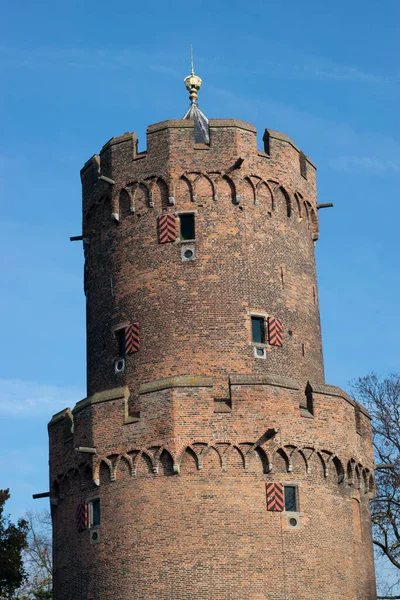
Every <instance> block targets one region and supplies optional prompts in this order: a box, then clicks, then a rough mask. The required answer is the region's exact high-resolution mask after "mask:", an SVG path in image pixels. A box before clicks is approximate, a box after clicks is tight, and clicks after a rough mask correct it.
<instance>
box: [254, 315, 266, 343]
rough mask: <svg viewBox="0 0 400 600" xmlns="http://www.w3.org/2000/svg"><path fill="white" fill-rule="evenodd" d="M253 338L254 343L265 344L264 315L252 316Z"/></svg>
mask: <svg viewBox="0 0 400 600" xmlns="http://www.w3.org/2000/svg"><path fill="white" fill-rule="evenodd" d="M251 339H252V342H253V343H254V344H265V325H264V318H263V317H251Z"/></svg>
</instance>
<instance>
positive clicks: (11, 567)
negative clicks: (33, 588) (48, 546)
mask: <svg viewBox="0 0 400 600" xmlns="http://www.w3.org/2000/svg"><path fill="white" fill-rule="evenodd" d="M9 498H10V494H9V490H8V489H7V490H0V598H4V599H7V600H8V599H11V598H12V597H13V595H14V592H15V590H16V589H18V588H19V587H20V585H21V584H22V582H23V581H24V578H25V569H24V564H23V559H22V552H23V550H24V548H26V545H27V542H26V538H27V533H28V523H27V522H26V521H25V519H19V520H18V523H17V525H14V524H13V523H11V521H10V518H9V516H8V515H4V505H5V503H6V502H7V500H8V499H9Z"/></svg>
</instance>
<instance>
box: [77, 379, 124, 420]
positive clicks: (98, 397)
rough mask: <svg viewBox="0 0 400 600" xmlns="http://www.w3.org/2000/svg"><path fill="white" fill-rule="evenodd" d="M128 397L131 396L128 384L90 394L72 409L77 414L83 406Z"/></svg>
mask: <svg viewBox="0 0 400 600" xmlns="http://www.w3.org/2000/svg"><path fill="white" fill-rule="evenodd" d="M127 397H129V388H128V387H127V386H123V387H119V388H113V389H111V390H104V391H103V392H96V393H95V394H93V396H88V398H84V399H83V400H80V402H77V403H76V404H75V406H74V408H73V409H72V413H73V414H75V413H76V412H78V411H79V410H82V408H85V407H86V406H90V405H92V404H100V403H101V402H109V401H110V400H119V399H120V398H127Z"/></svg>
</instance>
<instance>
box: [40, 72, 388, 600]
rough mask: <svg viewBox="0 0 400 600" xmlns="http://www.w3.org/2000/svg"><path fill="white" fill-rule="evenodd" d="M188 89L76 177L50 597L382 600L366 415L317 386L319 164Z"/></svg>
mask: <svg viewBox="0 0 400 600" xmlns="http://www.w3.org/2000/svg"><path fill="white" fill-rule="evenodd" d="M185 83H186V87H187V89H188V90H189V92H190V98H191V107H190V109H189V111H188V113H187V114H186V115H185V117H184V118H183V119H182V120H170V121H164V122H162V123H157V124H155V125H150V126H149V128H148V130H147V150H146V151H145V152H138V150H137V136H136V135H135V134H134V133H126V134H124V135H122V136H120V137H116V138H112V139H111V140H110V141H109V142H107V144H105V146H103V148H102V150H101V152H100V155H99V156H98V155H95V156H93V157H92V158H91V159H90V160H89V161H88V162H87V163H86V164H85V165H84V167H83V169H82V171H81V178H82V186H83V230H82V239H83V245H84V252H85V276H84V288H85V294H86V301H87V382H88V384H87V385H88V390H87V394H88V396H87V398H85V399H84V400H81V401H80V402H78V403H77V404H76V406H75V408H74V409H73V410H72V411H71V410H70V409H66V410H64V411H62V412H60V413H58V414H57V415H55V416H54V417H53V418H52V420H51V421H50V424H49V436H50V481H51V506H52V516H53V529H54V568H55V572H54V598H55V600H89V599H94V600H203V599H204V600H246V599H250V600H317V599H318V600H321V599H323V600H374V599H375V598H376V596H375V579H374V565H373V552H372V541H371V522H370V513H369V500H370V498H371V495H372V494H373V491H374V478H373V450H372V443H371V425H370V417H369V415H368V413H367V412H366V411H365V409H364V408H363V407H362V406H360V405H358V404H355V402H354V401H353V400H352V399H351V398H350V397H349V396H348V395H347V394H346V393H344V392H343V391H342V390H341V389H339V388H337V387H334V386H331V385H327V384H325V381H324V372H323V359H322V347H321V332H320V318H319V307H318V292H317V281H316V271H315V258H314V246H315V243H316V240H317V239H318V218H317V209H318V204H317V194H316V183H315V166H314V165H313V163H312V162H311V161H310V159H309V158H308V157H307V156H306V155H305V154H304V153H303V152H301V151H300V150H299V149H298V148H297V146H296V145H295V144H294V143H293V142H292V140H291V139H290V138H289V137H287V136H286V135H284V134H282V133H278V132H276V131H272V130H269V129H266V130H265V134H264V138H263V140H264V149H263V150H258V149H257V145H256V130H255V128H254V127H253V125H250V124H249V123H245V122H242V121H237V120H232V119H222V120H210V121H208V120H207V119H206V117H205V116H204V115H203V114H202V113H201V111H200V110H199V108H198V106H197V92H198V90H199V88H200V85H201V80H200V78H198V77H196V75H194V73H193V72H192V74H191V75H190V76H189V77H188V78H186V80H185ZM332 317H333V318H337V319H338V321H339V319H340V315H333V316H332ZM338 341H339V336H338Z"/></svg>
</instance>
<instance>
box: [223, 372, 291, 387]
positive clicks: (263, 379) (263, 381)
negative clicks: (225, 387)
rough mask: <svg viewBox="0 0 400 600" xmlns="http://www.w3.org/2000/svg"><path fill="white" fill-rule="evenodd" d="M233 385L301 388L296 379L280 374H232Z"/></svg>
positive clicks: (231, 382) (230, 378)
mask: <svg viewBox="0 0 400 600" xmlns="http://www.w3.org/2000/svg"><path fill="white" fill-rule="evenodd" d="M229 381H230V384H231V385H274V386H276V387H282V388H287V389H289V390H299V389H300V385H299V384H298V383H297V381H295V380H294V379H290V378H289V377H281V376H279V375H230V377H229Z"/></svg>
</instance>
